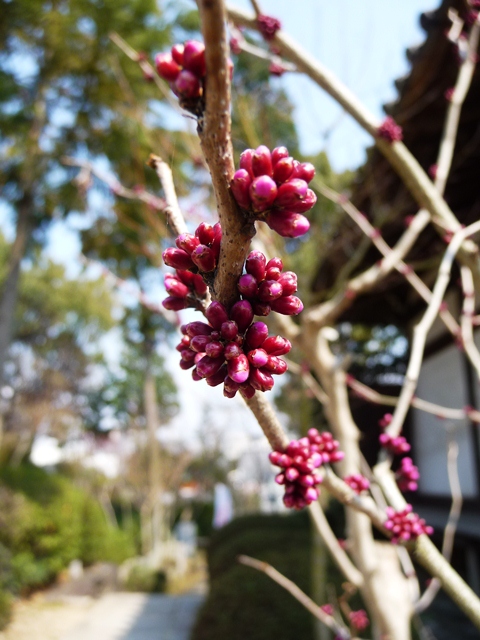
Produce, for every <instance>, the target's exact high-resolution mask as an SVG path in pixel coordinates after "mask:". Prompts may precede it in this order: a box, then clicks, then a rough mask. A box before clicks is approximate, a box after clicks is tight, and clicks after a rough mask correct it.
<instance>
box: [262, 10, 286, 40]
mask: <svg viewBox="0 0 480 640" xmlns="http://www.w3.org/2000/svg"><path fill="white" fill-rule="evenodd" d="M257 23H258V29H259V31H260V33H261V34H262V36H263V37H264V38H265V40H273V38H274V37H275V34H276V33H277V31H278V30H279V29H281V28H282V23H281V22H280V20H278V18H274V17H272V16H266V15H264V14H261V13H260V14H259V15H258V16H257Z"/></svg>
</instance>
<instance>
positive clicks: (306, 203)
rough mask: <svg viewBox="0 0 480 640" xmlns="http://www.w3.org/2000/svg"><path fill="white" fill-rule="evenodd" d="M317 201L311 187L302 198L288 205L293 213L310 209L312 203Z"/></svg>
mask: <svg viewBox="0 0 480 640" xmlns="http://www.w3.org/2000/svg"><path fill="white" fill-rule="evenodd" d="M316 202H317V196H316V195H315V192H314V191H312V190H311V189H307V194H306V196H305V198H303V200H299V201H298V202H297V203H296V204H293V205H292V206H291V207H289V209H290V211H293V213H305V212H306V211H310V209H311V208H312V207H313V205H314V204H315V203H316Z"/></svg>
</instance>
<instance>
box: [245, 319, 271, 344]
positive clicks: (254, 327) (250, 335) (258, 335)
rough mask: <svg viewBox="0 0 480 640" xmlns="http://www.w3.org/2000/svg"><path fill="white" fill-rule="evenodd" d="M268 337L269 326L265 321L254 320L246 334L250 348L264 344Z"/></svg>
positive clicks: (246, 340)
mask: <svg viewBox="0 0 480 640" xmlns="http://www.w3.org/2000/svg"><path fill="white" fill-rule="evenodd" d="M267 337H268V327H267V325H266V324H265V323H264V322H254V323H253V324H251V325H250V326H249V328H248V331H247V333H246V334H245V344H246V345H247V347H248V348H249V349H257V348H258V347H260V346H262V344H263V343H264V342H265V340H266V338H267Z"/></svg>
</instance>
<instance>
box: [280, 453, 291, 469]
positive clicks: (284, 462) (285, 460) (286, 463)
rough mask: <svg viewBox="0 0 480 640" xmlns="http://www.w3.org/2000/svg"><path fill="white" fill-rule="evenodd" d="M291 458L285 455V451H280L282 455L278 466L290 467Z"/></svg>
mask: <svg viewBox="0 0 480 640" xmlns="http://www.w3.org/2000/svg"><path fill="white" fill-rule="evenodd" d="M292 462H293V461H292V458H291V457H290V456H289V455H287V454H286V453H282V457H281V459H280V466H281V467H284V468H285V469H286V468H287V467H291V466H292Z"/></svg>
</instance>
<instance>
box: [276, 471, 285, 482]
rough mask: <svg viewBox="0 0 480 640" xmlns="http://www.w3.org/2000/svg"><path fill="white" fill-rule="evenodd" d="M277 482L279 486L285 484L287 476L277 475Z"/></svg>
mask: <svg viewBox="0 0 480 640" xmlns="http://www.w3.org/2000/svg"><path fill="white" fill-rule="evenodd" d="M275 482H276V483H277V484H285V474H284V473H277V475H276V476H275Z"/></svg>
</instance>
